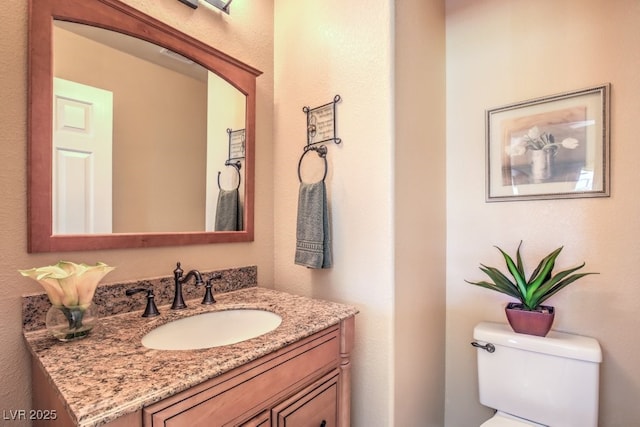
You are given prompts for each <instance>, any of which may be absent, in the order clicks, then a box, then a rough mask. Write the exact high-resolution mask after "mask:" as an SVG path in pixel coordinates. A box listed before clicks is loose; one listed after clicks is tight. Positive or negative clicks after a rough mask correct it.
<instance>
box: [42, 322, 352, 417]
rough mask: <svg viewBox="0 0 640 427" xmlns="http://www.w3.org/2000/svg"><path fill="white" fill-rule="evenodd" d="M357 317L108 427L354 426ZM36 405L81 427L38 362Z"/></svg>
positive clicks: (143, 409)
mask: <svg viewBox="0 0 640 427" xmlns="http://www.w3.org/2000/svg"><path fill="white" fill-rule="evenodd" d="M354 323H355V320H354V317H349V318H347V319H345V320H343V321H342V322H341V323H340V324H338V325H335V326H331V327H329V328H327V329H325V330H322V331H320V332H317V333H315V334H314V335H311V336H309V337H307V338H304V339H302V340H299V341H296V342H294V343H292V344H289V345H288V346H286V347H283V348H281V349H280V350H277V351H275V352H273V353H270V354H268V355H266V356H263V357H261V358H259V359H257V360H254V361H252V362H249V363H246V364H245V365H242V366H240V367H238V368H235V369H233V370H231V371H229V372H226V373H224V374H222V375H220V376H218V377H216V378H212V379H211V380H208V381H205V382H203V383H201V384H198V385H195V386H193V387H191V388H189V389H187V390H185V391H182V392H179V393H177V394H175V395H173V396H171V397H168V398H166V399H164V400H161V401H160V402H157V403H154V404H151V405H149V406H145V407H144V408H142V409H141V410H139V411H137V412H135V413H130V414H127V415H124V416H122V417H120V418H117V419H115V420H113V421H111V422H108V423H106V424H104V426H105V427H160V426H162V427H216V426H225V427H227V426H237V427H349V424H350V417H351V410H350V408H351V402H350V401H351V362H350V353H351V349H352V347H353V340H354ZM33 407H34V409H36V408H49V409H55V410H56V411H57V414H58V417H57V419H56V420H55V421H51V420H49V421H47V422H44V423H40V422H34V424H33V425H34V426H39V425H43V426H47V427H54V426H61V427H69V426H71V425H74V423H73V421H72V417H71V416H70V415H69V414H68V413H67V412H66V410H65V408H64V407H63V406H62V404H61V401H60V400H59V398H58V396H57V392H56V391H55V389H54V388H53V387H52V385H51V384H50V383H49V381H48V379H47V376H46V374H45V373H44V372H43V371H42V369H41V366H40V365H39V363H37V362H35V361H34V363H33Z"/></svg>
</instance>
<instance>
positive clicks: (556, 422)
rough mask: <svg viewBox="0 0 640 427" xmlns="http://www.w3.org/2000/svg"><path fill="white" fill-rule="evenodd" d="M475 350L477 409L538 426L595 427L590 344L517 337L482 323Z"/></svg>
mask: <svg viewBox="0 0 640 427" xmlns="http://www.w3.org/2000/svg"><path fill="white" fill-rule="evenodd" d="M473 338H474V340H475V341H476V342H477V343H479V344H482V345H485V344H489V343H491V344H493V346H494V347H495V351H494V352H493V353H490V352H488V351H487V350H484V349H482V348H478V349H477V357H478V386H479V391H480V403H482V404H483V405H485V406H488V407H490V408H494V409H497V410H499V411H503V412H506V413H508V414H511V415H514V416H516V417H520V418H524V419H526V420H530V421H533V422H536V423H539V424H543V425H548V426H553V427H555V426H562V427H597V425H598V391H599V384H600V362H601V361H602V351H601V349H600V344H599V343H598V341H597V340H595V339H594V338H589V337H583V336H579V335H573V334H567V333H562V332H556V331H551V332H549V334H548V335H547V336H546V337H538V336H534V335H524V334H518V333H515V332H513V331H512V329H511V328H510V327H509V326H508V325H506V324H501V323H490V322H483V323H480V324H478V325H477V326H476V327H475V329H474V331H473Z"/></svg>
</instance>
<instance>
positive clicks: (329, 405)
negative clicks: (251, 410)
mask: <svg viewBox="0 0 640 427" xmlns="http://www.w3.org/2000/svg"><path fill="white" fill-rule="evenodd" d="M338 376H339V374H338V372H337V371H336V372H333V373H331V374H329V375H327V376H325V377H323V378H322V379H321V380H320V381H318V382H316V383H315V384H313V385H312V386H310V387H308V388H306V389H305V390H303V391H302V392H300V393H298V394H296V395H295V396H293V397H292V398H290V399H288V400H286V401H284V402H283V403H281V404H279V405H278V406H276V407H275V408H273V410H272V413H273V419H274V420H276V424H275V425H276V426H277V427H336V425H337V416H338Z"/></svg>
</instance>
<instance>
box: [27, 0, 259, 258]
mask: <svg viewBox="0 0 640 427" xmlns="http://www.w3.org/2000/svg"><path fill="white" fill-rule="evenodd" d="M31 3H32V7H31V8H30V27H29V36H30V37H29V61H30V76H29V159H28V168H29V195H28V200H29V212H28V214H29V251H30V252H48V251H65V250H91V249H111V248H130V247H147V246H166V245H185V244H202V243H217V242H239V241H251V240H253V216H254V213H253V189H254V182H253V177H254V172H253V168H254V157H253V156H254V140H255V129H254V126H255V79H256V77H257V76H258V75H260V72H259V71H258V70H255V69H254V68H252V67H250V66H248V65H246V64H243V63H240V62H239V61H237V60H235V59H233V58H231V57H229V56H227V55H225V54H223V53H221V52H219V51H218V50H216V49H214V48H212V47H210V46H207V45H205V44H203V43H201V42H199V41H197V40H195V39H193V38H191V37H189V36H186V35H185V34H183V33H180V32H178V31H177V30H175V29H173V28H171V27H168V26H166V25H165V24H163V23H161V22H159V21H157V20H155V19H154V18H151V17H149V16H146V15H144V14H142V13H141V12H138V11H137V10H135V9H132V8H131V7H129V6H127V5H124V4H122V3H120V2H119V1H117V0H103V1H101V2H86V1H83V0H31ZM123 40H124V41H123ZM125 46H126V47H125ZM133 52H135V54H133ZM114 67H120V68H114ZM116 77H118V78H116ZM169 79H171V80H169ZM169 81H171V83H169ZM144 87H149V88H150V92H147V93H143V92H141V91H142V89H143V88H144ZM78 88H79V89H78ZM92 88H98V91H97V95H92V93H93V92H91V91H88V92H86V91H85V90H88V89H92ZM80 89H82V90H81V91H80ZM105 89H106V90H105ZM100 91H102V92H106V94H103V93H102V92H100ZM77 93H82V96H88V98H87V99H89V100H91V99H93V98H91V97H92V96H95V97H96V98H95V99H98V100H101V99H105V100H106V101H104V104H105V105H108V102H111V104H112V106H113V107H112V108H103V109H102V110H107V112H110V114H108V113H107V114H106V115H105V117H107V119H106V123H109V117H111V119H110V120H111V123H112V124H111V125H110V126H109V125H106V126H103V128H105V129H107V131H106V132H105V134H109V133H111V135H110V140H111V141H112V143H111V148H110V149H108V150H105V152H106V154H104V153H103V154H101V155H100V150H98V149H96V152H95V153H94V152H93V151H92V150H87V149H86V147H87V146H89V143H87V142H86V141H84V140H83V139H82V138H85V134H87V135H89V136H90V137H91V138H93V137H95V135H96V134H99V133H100V132H99V129H100V128H101V127H100V126H99V125H98V124H99V123H101V122H102V119H101V120H97V119H94V118H93V116H92V115H90V114H89V113H87V111H89V109H87V108H84V107H83V106H85V105H102V104H101V103H102V101H100V102H93V101H92V102H84V101H83V100H82V99H80V98H76V94H77ZM85 93H89V95H85ZM54 94H55V96H54ZM71 95H73V96H71ZM93 110H101V109H99V108H95V109H93ZM93 110H91V111H93ZM148 118H157V119H158V120H157V121H155V122H149V121H146V120H147V119H148ZM85 127H89V128H90V131H89V132H83V131H82V130H83V129H84V128H85ZM69 135H70V136H71V138H69V137H68V136H69ZM107 136H109V135H107ZM106 139H109V137H107V138H106ZM60 141H63V142H62V143H60ZM68 141H71V142H68ZM77 141H80V144H83V145H82V149H77V148H76V147H74V146H73V144H74V143H78V142H77ZM65 144H70V145H68V146H66V145H65ZM95 146H96V147H105V146H107V147H108V146H109V144H105V143H102V142H100V143H98V144H95ZM87 151H88V152H90V155H87ZM87 157H90V159H89V160H87ZM100 158H101V159H103V160H104V161H102V162H99V161H96V159H100ZM229 159H232V160H229ZM163 161H164V162H165V163H162V162H163ZM225 162H226V164H225ZM100 164H102V165H105V164H106V166H103V168H102V169H101V171H100V172H98V171H96V172H95V173H92V174H91V173H89V174H88V173H87V172H86V171H87V170H88V169H91V168H98V166H97V165H100ZM109 165H111V166H109ZM96 170H97V169H96ZM87 175H92V176H95V177H98V178H103V180H104V181H106V182H107V184H110V186H109V185H106V186H102V185H101V184H96V182H95V181H99V180H98V179H95V178H93V177H90V178H87ZM87 182H89V183H90V185H89V184H87ZM91 185H93V186H94V187H91V188H90V189H89V190H87V188H88V187H90V186H91ZM73 186H76V187H79V188H78V189H77V191H76V193H77V194H79V196H77V197H76V196H74V194H75V193H74V191H72V190H71V189H70V188H72V187H73ZM105 188H106V190H105ZM220 188H222V189H223V190H225V191H219V189H220ZM229 189H231V190H235V193H236V196H235V197H236V199H234V200H236V202H235V203H237V205H238V208H239V209H238V210H235V209H233V210H231V211H232V212H233V213H234V215H235V216H236V217H237V218H235V220H236V222H235V223H234V225H233V226H229V225H228V223H229V221H226V222H227V224H225V221H222V222H220V221H217V220H218V216H217V215H216V209H217V208H218V206H220V202H219V201H218V196H219V193H221V194H220V196H222V195H223V194H226V193H233V191H228V190H229ZM87 194H89V196H86V195H87ZM225 197H226V196H225ZM85 199H86V200H91V201H92V202H93V201H95V203H94V204H92V205H91V206H90V207H89V208H80V209H78V208H76V206H85V205H89V204H90V203H89V202H87V201H86V200H85ZM78 200H80V201H81V202H84V203H79V202H78ZM220 200H223V198H222V197H221V198H220ZM223 201H224V200H223ZM78 203H79V204H78ZM220 211H221V212H225V213H228V212H227V211H229V209H227V208H226V207H225V209H220ZM87 212H88V213H87ZM94 213H96V215H94ZM87 218H89V219H88V220H87ZM215 230H223V231H215ZM236 230H239V231H236Z"/></svg>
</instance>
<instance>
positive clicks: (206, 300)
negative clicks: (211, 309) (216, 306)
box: [201, 276, 216, 305]
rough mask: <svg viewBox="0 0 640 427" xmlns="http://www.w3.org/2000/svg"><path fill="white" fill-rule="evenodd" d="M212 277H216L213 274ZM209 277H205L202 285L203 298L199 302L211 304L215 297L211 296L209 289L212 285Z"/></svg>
mask: <svg viewBox="0 0 640 427" xmlns="http://www.w3.org/2000/svg"><path fill="white" fill-rule="evenodd" d="M213 278H216V277H215V276H214V277H213ZM213 278H211V279H207V282H206V283H205V285H204V298H203V299H202V303H201V304H205V305H208V304H213V303H215V302H216V300H215V298H214V297H213V292H212V291H211V287H212V284H211V282H212V280H213Z"/></svg>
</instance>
